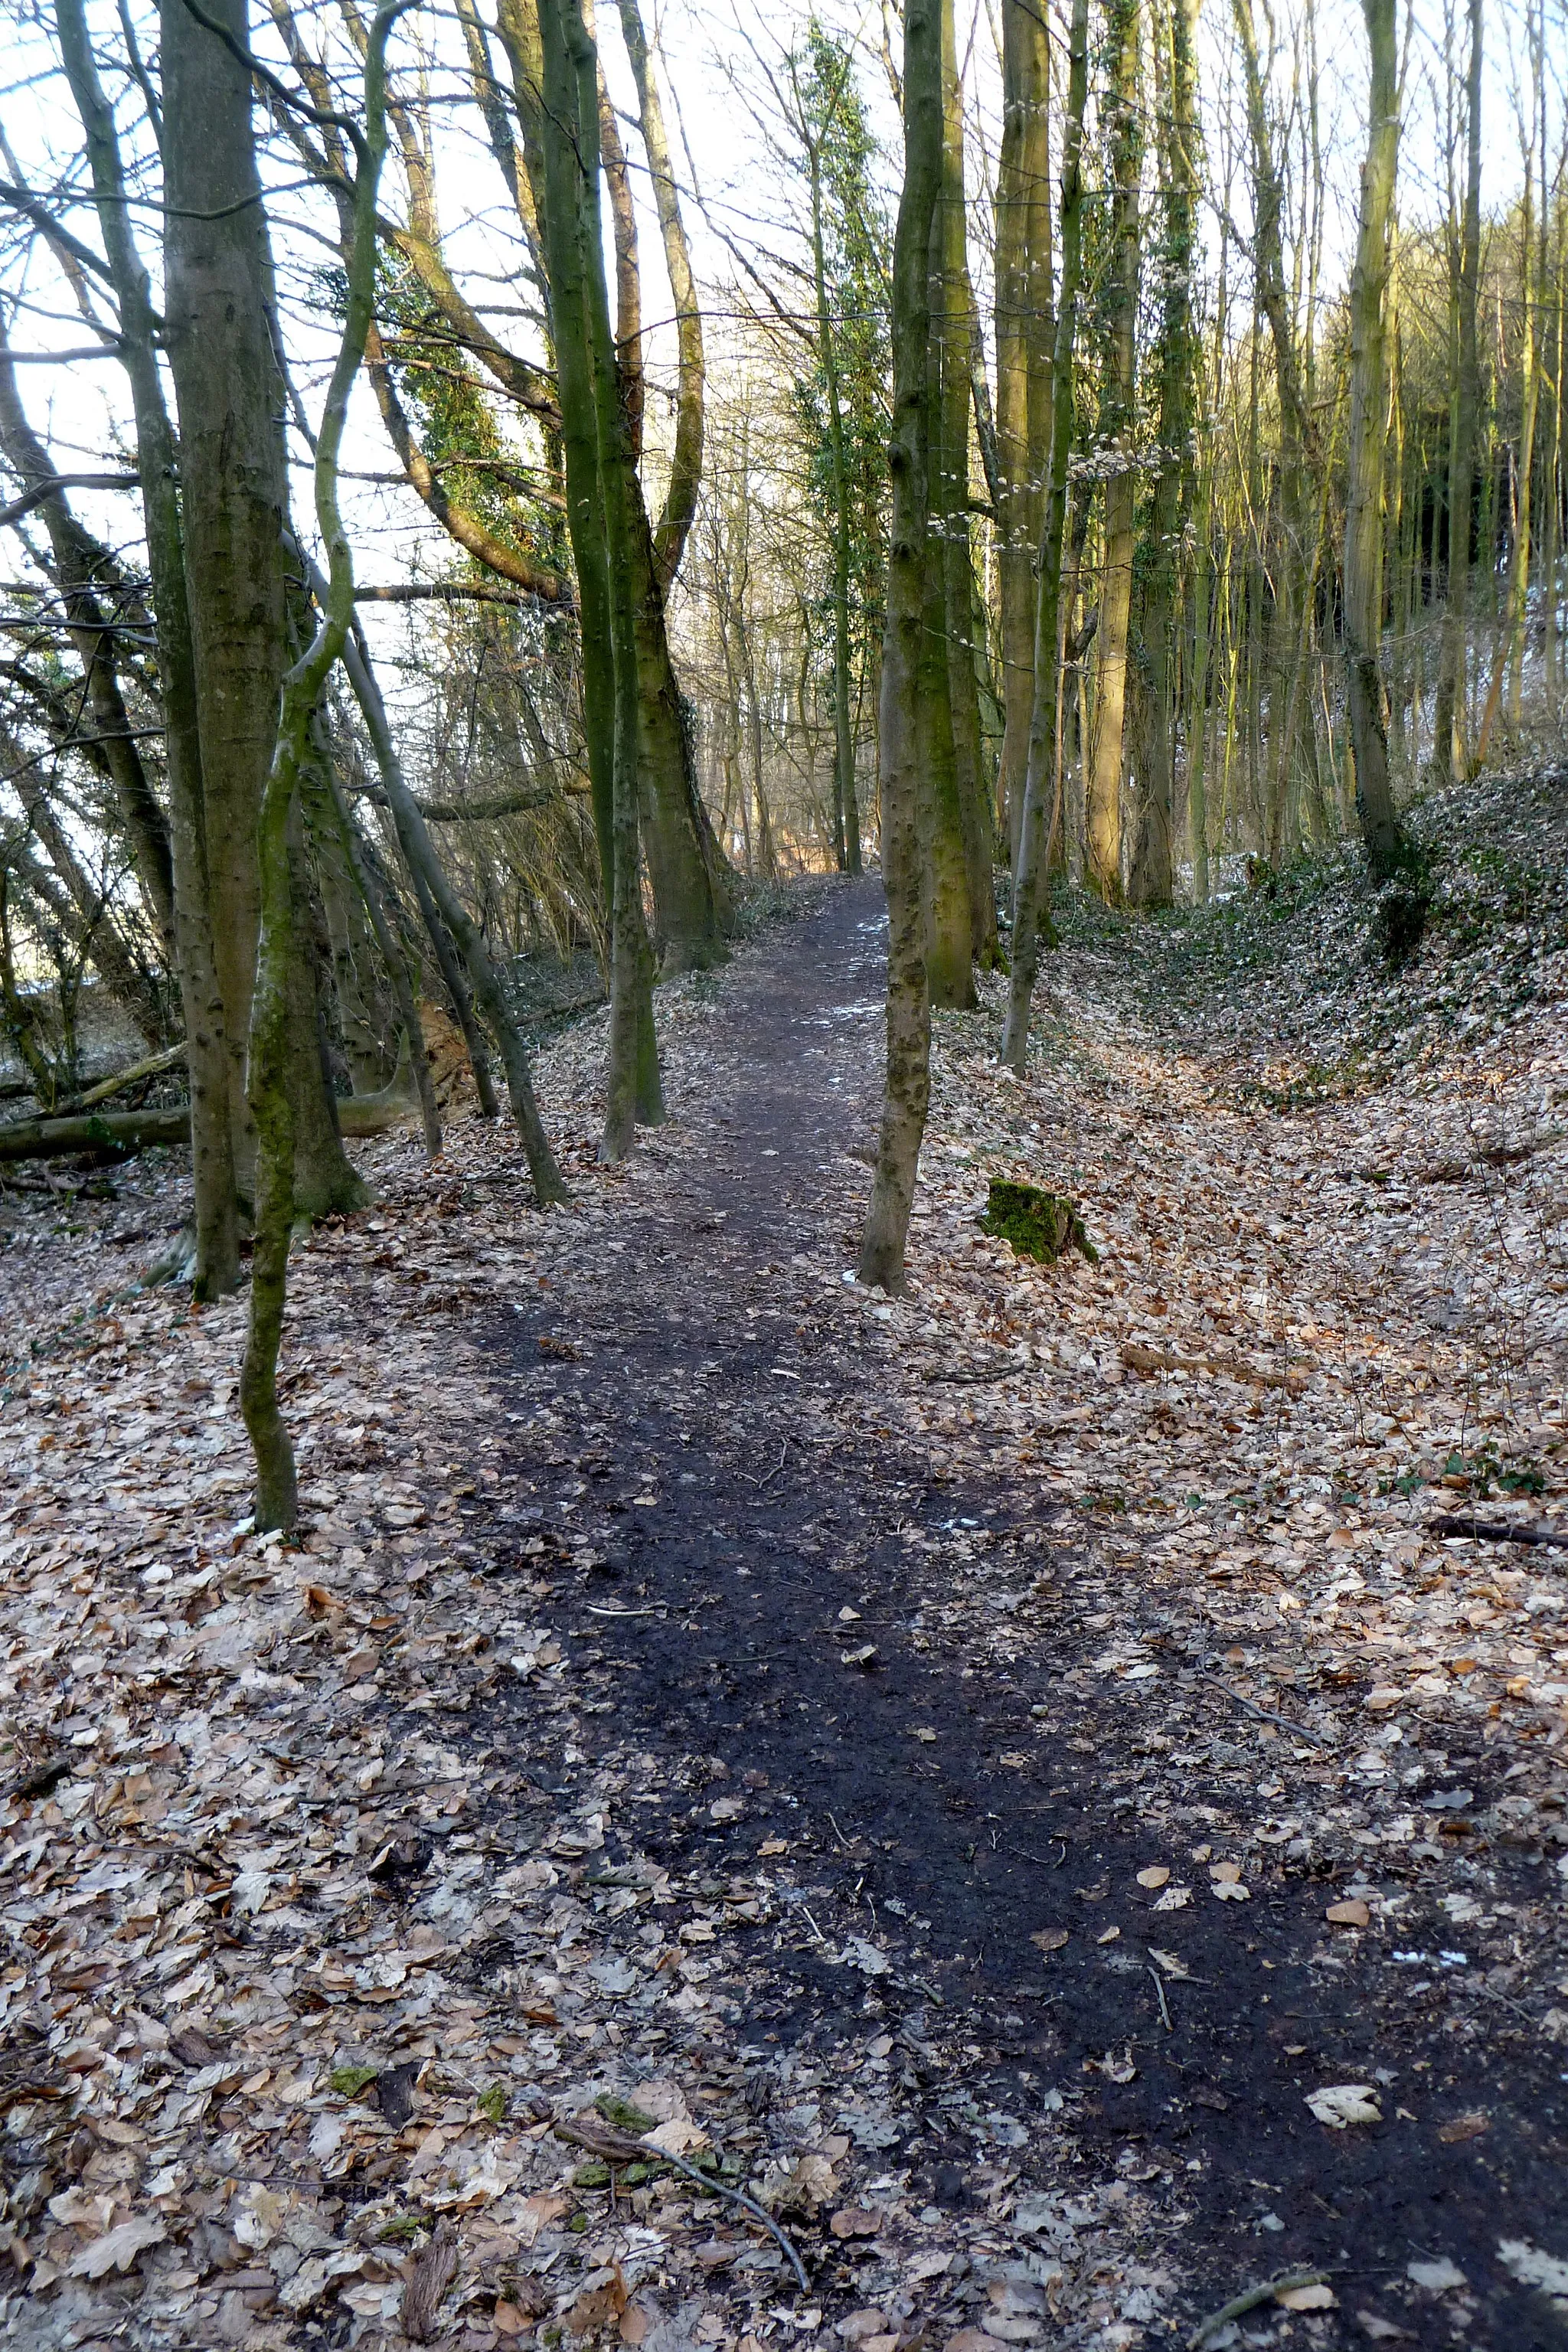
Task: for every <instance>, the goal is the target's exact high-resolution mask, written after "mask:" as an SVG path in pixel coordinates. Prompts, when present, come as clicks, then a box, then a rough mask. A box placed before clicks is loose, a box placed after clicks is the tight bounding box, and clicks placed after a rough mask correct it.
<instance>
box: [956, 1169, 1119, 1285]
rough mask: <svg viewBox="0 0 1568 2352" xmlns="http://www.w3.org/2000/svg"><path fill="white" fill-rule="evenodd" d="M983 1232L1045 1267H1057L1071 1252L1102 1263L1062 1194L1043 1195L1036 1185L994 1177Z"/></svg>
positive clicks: (1091, 1261) (983, 1220)
mask: <svg viewBox="0 0 1568 2352" xmlns="http://www.w3.org/2000/svg"><path fill="white" fill-rule="evenodd" d="M980 1230H981V1232H982V1233H985V1234H995V1236H996V1238H997V1240H998V1241H1004V1242H1011V1243H1012V1244H1013V1247H1014V1248H1015V1250H1016V1252H1017V1254H1018V1255H1019V1256H1020V1257H1032V1258H1037V1259H1038V1260H1039V1261H1040V1262H1041V1264H1042V1265H1055V1263H1056V1261H1057V1259H1058V1258H1059V1257H1060V1256H1061V1255H1062V1253H1063V1251H1064V1250H1068V1249H1076V1250H1081V1251H1082V1252H1083V1255H1084V1256H1085V1257H1086V1258H1088V1260H1089V1264H1090V1265H1099V1264H1100V1252H1099V1251H1098V1250H1097V1249H1096V1248H1095V1246H1094V1244H1093V1243H1092V1242H1091V1241H1090V1240H1089V1235H1088V1234H1086V1233H1085V1232H1084V1229H1083V1219H1082V1218H1081V1217H1080V1216H1079V1213H1078V1211H1077V1210H1076V1209H1075V1208H1074V1206H1073V1204H1072V1202H1070V1201H1068V1200H1067V1199H1065V1198H1064V1196H1063V1195H1062V1194H1061V1193H1060V1192H1042V1191H1041V1190H1040V1188H1039V1186H1038V1185H1037V1184H1016V1183H1012V1182H1009V1181H1005V1180H1004V1179H1002V1178H1000V1177H993V1178H992V1180H991V1189H990V1192H989V1194H988V1196H987V1198H986V1202H985V1213H984V1216H982V1218H981V1219H980Z"/></svg>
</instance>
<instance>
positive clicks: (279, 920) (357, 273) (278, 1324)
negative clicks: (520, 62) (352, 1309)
mask: <svg viewBox="0 0 1568 2352" xmlns="http://www.w3.org/2000/svg"><path fill="white" fill-rule="evenodd" d="M399 5H400V0H378V5H377V7H376V13H375V19H374V26H373V28H372V31H371V35H370V41H369V48H368V54H367V57H366V60H365V131H364V136H363V141H362V142H360V145H359V148H358V151H357V159H358V163H359V171H358V175H357V178H356V181H355V184H354V191H353V243H352V247H351V250H350V257H349V267H348V288H347V302H346V305H345V312H344V320H343V328H342V336H341V338H340V341H339V345H338V352H337V359H336V363H335V365H334V367H333V369H332V374H331V383H329V386H328V390H327V401H326V413H325V415H324V418H323V421H322V425H321V441H320V444H319V446H318V449H317V453H316V519H317V524H318V527H319V529H320V530H321V539H322V541H323V543H324V545H325V548H326V551H327V558H328V563H329V567H330V585H329V588H328V591H327V596H326V601H325V604H323V606H322V609H321V622H320V625H319V626H318V628H317V630H316V634H315V636H314V637H313V638H312V640H311V642H310V646H309V647H308V648H307V649H306V651H305V652H304V653H303V654H302V655H301V656H300V659H299V660H298V661H297V662H295V663H294V664H293V665H292V667H290V668H289V671H288V673H287V675H286V677H284V680H283V686H282V696H281V701H280V706H279V713H278V726H277V739H276V744H275V748H274V751H273V756H272V761H271V764H270V767H269V769H268V776H267V782H266V787H265V790H264V792H263V793H262V798H261V806H260V811H259V822H258V873H259V892H258V912H259V917H260V932H259V948H258V957H257V972H256V987H255V992H254V999H253V1004H252V1016H251V1018H252V1035H251V1041H250V1055H249V1071H250V1091H251V1105H252V1108H253V1110H254V1113H255V1117H256V1130H257V1138H258V1152H257V1188H256V1195H257V1196H256V1248H255V1254H254V1257H253V1261H252V1269H251V1282H250V1321H249V1330H248V1333H247V1339H246V1349H245V1360H244V1363H243V1364H242V1366H241V1368H240V1375H239V1402H240V1410H241V1412H242V1413H243V1414H244V1416H245V1426H246V1430H247V1433H248V1435H249V1438H250V1443H251V1446H252V1449H253V1451H254V1453H255V1455H256V1514H255V1516H256V1524H257V1526H258V1528H283V1529H284V1530H285V1532H287V1531H288V1530H289V1528H292V1526H293V1524H294V1514H295V1509H296V1488H295V1478H294V1452H293V1447H292V1446H291V1444H289V1432H288V1430H287V1428H286V1426H285V1425H284V1422H283V1416H282V1414H281V1412H279V1405H278V1350H279V1343H280V1341H281V1339H282V1336H283V1306H284V1296H285V1291H286V1288H287V1284H288V1273H289V1236H290V1233H291V1231H292V1227H293V1221H294V1171H295V1139H294V1125H295V1112H296V1107H297V1106H296V1101H295V1096H294V1088H293V1079H294V1075H295V1058H296V1057H295V1055H294V1052H293V1048H292V1042H291V1035H290V1033H291V1030H292V1028H293V1023H292V1021H291V1019H290V1012H289V991H290V982H291V979H292V973H293V968H294V965H295V962H296V961H297V959H298V956H299V950H300V943H299V940H298V936H297V919H296V906H295V899H294V889H293V877H292V875H291V873H290V870H289V831H290V826H291V824H293V822H294V821H295V818H296V813H297V809H298V796H299V788H300V776H301V774H302V772H303V770H304V766H305V761H306V757H307V751H308V746H309V741H310V728H311V725H312V723H313V721H314V719H315V715H316V708H317V705H318V703H319V702H320V700H321V693H322V689H323V688H324V687H325V685H326V682H327V678H328V677H329V675H330V674H331V669H332V667H333V666H334V664H335V663H336V661H337V659H338V657H339V656H340V655H341V653H342V649H343V646H344V643H345V642H346V640H347V637H348V633H349V629H350V627H351V625H352V624H353V557H352V555H351V553H350V551H349V543H348V538H347V535H346V533H345V532H344V530H343V527H342V518H341V516H340V514H339V512H338V504H337V467H338V451H339V449H340V447H341V446H342V433H343V425H344V423H345V421H346V419H347V415H348V404H349V394H350V393H351V391H352V390H353V382H354V378H355V376H356V375H357V374H358V373H359V370H360V363H361V362H362V360H363V357H364V343H365V336H366V334H367V332H368V331H369V327H370V320H371V310H372V305H373V303H374V298H375V260H376V244H377V237H376V203H375V197H376V184H377V182H378V180H379V179H380V176H381V163H382V158H383V156H384V153H385V152H386V125H385V115H384V87H385V83H384V73H385V54H386V38H387V35H388V34H389V33H390V31H391V29H392V26H393V24H394V22H395V18H396V16H397V14H398V11H399ZM166 37H167V26H165V38H166Z"/></svg>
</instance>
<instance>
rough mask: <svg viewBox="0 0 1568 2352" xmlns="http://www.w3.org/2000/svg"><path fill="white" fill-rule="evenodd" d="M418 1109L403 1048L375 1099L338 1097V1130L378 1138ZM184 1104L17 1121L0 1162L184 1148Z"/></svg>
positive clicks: (1, 1142) (187, 1126)
mask: <svg viewBox="0 0 1568 2352" xmlns="http://www.w3.org/2000/svg"><path fill="white" fill-rule="evenodd" d="M418 1116H419V1105H418V1103H417V1101H416V1099H415V1097H414V1096H413V1094H412V1091H411V1089H410V1087H409V1083H408V1052H407V1045H406V1042H405V1045H404V1049H403V1052H402V1053H401V1054H400V1055H399V1057H398V1065H397V1069H396V1072H395V1076H394V1077H393V1079H392V1082H391V1084H390V1085H389V1086H384V1087H382V1088H381V1090H380V1092H379V1093H377V1094H374V1095H340V1097H338V1125H339V1127H340V1128H341V1129H342V1132H343V1133H344V1134H345V1135H353V1136H362V1135H381V1134H384V1132H385V1130H386V1129H388V1128H392V1127H406V1126H410V1125H412V1124H413V1122H414V1121H416V1119H417V1118H418ZM190 1139H191V1113H190V1106H189V1104H188V1103H179V1104H176V1106H175V1107H174V1109H173V1110H110V1111H87V1112H84V1113H82V1114H80V1115H79V1116H78V1117H76V1118H22V1119H16V1120H14V1121H13V1122H12V1124H11V1125H10V1126H8V1127H0V1160H58V1159H63V1158H64V1157H65V1156H66V1155H67V1154H68V1153H72V1152H79V1151H99V1152H105V1153H110V1154H112V1155H113V1156H114V1157H116V1158H119V1159H123V1158H125V1157H127V1156H128V1155H129V1154H131V1153H132V1152H135V1151H150V1150H153V1147H154V1146H155V1145H158V1144H179V1143H184V1144H188V1143H189V1142H190Z"/></svg>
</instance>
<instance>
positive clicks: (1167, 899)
mask: <svg viewBox="0 0 1568 2352" xmlns="http://www.w3.org/2000/svg"><path fill="white" fill-rule="evenodd" d="M1200 5H1201V0H1172V5H1171V8H1170V13H1169V18H1168V23H1169V26H1170V51H1169V61H1168V65H1167V68H1166V76H1165V79H1166V80H1167V83H1168V112H1167V113H1166V115H1165V119H1164V121H1163V124H1162V134H1163V143H1164V146H1165V150H1166V153H1165V158H1164V172H1163V192H1162V193H1163V207H1164V224H1163V238H1162V243H1163V252H1162V254H1161V257H1160V265H1161V321H1160V426H1159V430H1160V472H1159V478H1158V480H1157V483H1156V485H1155V489H1154V512H1153V520H1152V527H1151V531H1150V540H1151V546H1150V558H1151V562H1150V574H1151V576H1150V582H1149V587H1148V591H1147V594H1146V597H1145V601H1144V608H1143V638H1144V646H1145V651H1146V655H1147V659H1148V706H1149V707H1148V723H1147V727H1146V730H1145V745H1146V757H1147V772H1146V774H1145V776H1144V778H1143V780H1142V792H1141V793H1139V796H1138V806H1137V810H1136V814H1135V819H1134V831H1133V837H1132V845H1131V856H1130V859H1129V866H1128V891H1127V895H1128V897H1129V898H1131V901H1132V904H1133V905H1134V906H1137V907H1168V906H1169V905H1170V903H1171V890H1172V866H1171V815H1172V805H1173V798H1174V791H1175V749H1174V741H1173V731H1174V720H1175V713H1174V710H1173V700H1172V685H1171V670H1172V658H1171V656H1172V652H1173V639H1174V635H1175V629H1176V602H1177V590H1178V587H1179V584H1180V572H1181V556H1182V543H1183V540H1184V535H1185V530H1186V524H1187V520H1188V517H1189V514H1190V511H1191V507H1192V494H1193V455H1192V448H1191V440H1192V430H1193V377H1194V361H1195V353H1194V344H1193V261H1194V236H1195V233H1196V214H1197V200H1198V194H1199V184H1198V152H1197V142H1198V109H1197V56H1196V42H1197V29H1198V9H1199V6H1200ZM1160 31H1161V37H1162V40H1163V34H1164V21H1162V23H1161V26H1160Z"/></svg>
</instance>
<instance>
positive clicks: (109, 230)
mask: <svg viewBox="0 0 1568 2352" xmlns="http://www.w3.org/2000/svg"><path fill="white" fill-rule="evenodd" d="M56 23H57V25H58V29H59V36H60V47H61V54H62V56H63V58H64V60H65V67H66V72H67V76H68V79H69V81H70V85H71V94H72V97H73V98H74V100H75V102H76V106H77V110H78V112H79V115H80V118H81V122H82V127H83V130H84V131H85V132H86V135H87V152H88V162H89V168H90V170H91V173H92V183H93V194H94V196H95V198H96V200H97V205H98V215H99V225H100V232H101V235H102V237H103V249H104V252H105V254H106V256H107V257H108V260H109V267H110V275H111V276H112V278H113V280H114V286H115V292H116V294H117V296H118V298H119V304H120V334H121V343H120V349H121V358H122V359H123V361H124V364H125V369H126V373H127V375H128V377H129V379H130V384H131V399H132V414H133V415H134V418H135V423H136V452H137V464H138V467H139V469H140V472H141V476H142V520H143V527H144V529H145V531H146V538H147V561H148V571H149V572H150V574H151V580H152V589H153V610H154V612H155V613H156V615H157V622H158V672H159V682H160V685H161V687H162V688H163V729H164V735H163V760H164V773H165V776H166V778H167V782H168V791H169V810H170V824H169V834H170V852H171V860H172V866H173V875H174V939H175V950H176V956H177V961H178V966H179V975H180V1003H181V1010H182V1011H183V1013H184V1019H185V1046H186V1064H185V1066H186V1072H187V1076H188V1077H189V1081H190V1089H191V1172H192V1180H193V1193H194V1201H193V1207H194V1214H195V1266H194V1288H195V1296H196V1297H197V1298H198V1299H202V1300H206V1299H212V1298H218V1297H224V1296H226V1294H227V1293H228V1292H230V1291H233V1290H236V1289H237V1287H238V1286H239V1203H238V1197H237V1190H236V1171H235V1158H234V1119H233V1114H232V1106H231V1101H230V1091H231V1087H232V1085H233V1073H234V1057H233V1055H231V1053H230V1050H229V1043H228V1036H227V1028H226V1010H225V1005H224V997H223V979H222V974H221V972H220V971H219V967H218V958H217V947H216V935H215V921H214V909H213V904H212V897H211V889H210V884H209V876H208V859H207V824H206V796H205V785H204V782H203V777H202V754H201V736H200V724H199V714H198V702H197V692H196V672H195V650H194V646H193V642H192V633H191V617H190V607H189V604H188V601H187V585H186V572H185V556H184V526H183V523H182V520H181V514H180V494H179V488H178V475H177V469H176V465H175V449H174V433H173V431H172V429H171V425H170V421H169V414H168V410H167V408H166V406H165V404H164V400H163V384H162V382H161V380H160V376H159V368H158V353H157V345H156V334H157V322H156V320H155V319H154V316H153V302H152V293H151V289H150V286H149V282H148V277H147V272H146V269H145V268H144V267H143V265H142V258H141V256H140V254H139V253H138V252H137V250H136V247H135V243H134V240H133V239H132V234H131V215H130V210H129V207H128V205H127V204H126V201H125V182H124V173H123V170H122V167H121V157H120V150H119V144H118V142H117V140H116V137H115V131H114V118H113V115H112V113H111V111H110V107H109V103H108V100H106V98H105V97H104V94H103V91H102V89H101V87H100V83H99V79H98V74H97V70H96V68H95V67H94V64H93V58H92V50H91V46H90V44H89V39H88V33H87V23H86V16H85V14H84V11H83V7H82V0H58V6H57V9H56ZM240 1034H241V1037H242V1038H243V1034H244V1033H243V1029H242V1030H241V1033H240Z"/></svg>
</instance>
